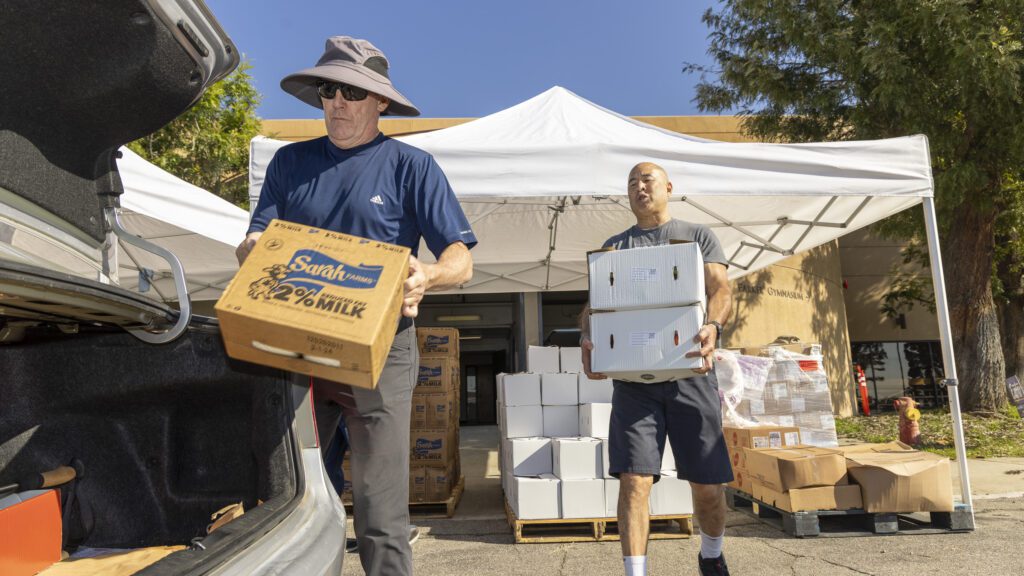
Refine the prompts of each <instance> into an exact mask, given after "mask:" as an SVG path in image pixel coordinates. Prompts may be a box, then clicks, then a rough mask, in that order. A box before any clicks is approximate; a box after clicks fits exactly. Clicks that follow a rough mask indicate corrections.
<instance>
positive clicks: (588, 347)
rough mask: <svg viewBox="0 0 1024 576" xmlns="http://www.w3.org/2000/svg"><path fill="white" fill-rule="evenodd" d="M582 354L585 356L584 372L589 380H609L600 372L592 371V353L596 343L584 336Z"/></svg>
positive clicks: (581, 341) (581, 342)
mask: <svg viewBox="0 0 1024 576" xmlns="http://www.w3.org/2000/svg"><path fill="white" fill-rule="evenodd" d="M580 348H581V353H582V354H583V372H584V373H585V374H586V375H587V378H590V379H591V380H604V379H605V378H607V376H605V375H604V374H601V373H600V372H591V371H590V352H591V351H592V350H593V349H594V343H593V342H591V341H590V338H587V337H586V336H584V337H583V338H582V339H581V340H580Z"/></svg>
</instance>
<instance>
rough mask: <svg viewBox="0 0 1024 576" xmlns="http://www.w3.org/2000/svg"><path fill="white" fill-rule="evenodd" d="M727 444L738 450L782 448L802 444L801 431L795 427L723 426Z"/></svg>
mask: <svg viewBox="0 0 1024 576" xmlns="http://www.w3.org/2000/svg"><path fill="white" fill-rule="evenodd" d="M722 432H723V433H724V435H725V443H726V445H728V446H734V447H737V448H781V447H783V446H796V445H798V444H800V430H799V429H798V428H796V427H795V426H752V427H749V428H739V427H737V426H723V427H722Z"/></svg>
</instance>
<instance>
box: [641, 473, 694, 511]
mask: <svg viewBox="0 0 1024 576" xmlns="http://www.w3.org/2000/svg"><path fill="white" fill-rule="evenodd" d="M650 504H651V516H663V515H666V514H693V494H692V493H691V492H690V483H689V482H687V481H686V480H680V479H679V478H676V473H675V472H674V471H670V470H662V471H661V479H660V480H658V482H657V483H655V484H654V487H652V488H651V497H650Z"/></svg>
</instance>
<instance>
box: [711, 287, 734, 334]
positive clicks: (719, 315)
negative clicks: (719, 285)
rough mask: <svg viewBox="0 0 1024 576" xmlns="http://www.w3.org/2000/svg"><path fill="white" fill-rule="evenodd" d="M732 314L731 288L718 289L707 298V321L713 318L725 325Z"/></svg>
mask: <svg viewBox="0 0 1024 576" xmlns="http://www.w3.org/2000/svg"><path fill="white" fill-rule="evenodd" d="M731 314H732V290H729V289H728V288H725V289H719V290H717V291H715V293H714V294H712V295H711V297H710V298H708V321H709V322H710V321H712V320H714V321H715V322H718V323H719V324H721V325H722V326H725V323H726V321H727V320H729V316H730V315H731Z"/></svg>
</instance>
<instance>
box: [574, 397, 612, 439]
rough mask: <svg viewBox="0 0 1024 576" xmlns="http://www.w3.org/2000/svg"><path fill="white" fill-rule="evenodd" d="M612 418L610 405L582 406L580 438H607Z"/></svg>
mask: <svg viewBox="0 0 1024 576" xmlns="http://www.w3.org/2000/svg"><path fill="white" fill-rule="evenodd" d="M611 418H612V405H611V404H610V403H595V404H580V436H590V437H592V438H607V437H608V426H609V423H610V422H611Z"/></svg>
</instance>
